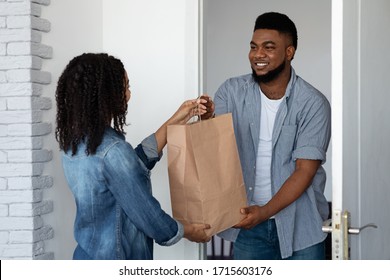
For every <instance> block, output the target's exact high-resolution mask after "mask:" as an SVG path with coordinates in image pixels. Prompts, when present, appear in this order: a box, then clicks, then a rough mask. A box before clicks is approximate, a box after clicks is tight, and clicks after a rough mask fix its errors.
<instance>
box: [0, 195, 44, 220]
mask: <svg viewBox="0 0 390 280" xmlns="http://www.w3.org/2000/svg"><path fill="white" fill-rule="evenodd" d="M41 201H42V190H35V191H32V190H23V191H18V190H8V191H2V192H1V196H0V204H1V203H3V204H6V203H8V204H11V205H10V211H11V207H14V208H13V209H14V213H16V212H18V211H21V212H24V211H22V210H23V209H25V207H26V206H25V205H22V206H20V205H19V207H18V206H17V205H18V204H14V203H25V202H31V203H35V202H41ZM10 216H14V215H10ZM15 216H21V215H15ZM22 216H23V215H22ZM24 216H31V215H24Z"/></svg>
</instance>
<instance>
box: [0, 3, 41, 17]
mask: <svg viewBox="0 0 390 280" xmlns="http://www.w3.org/2000/svg"><path fill="white" fill-rule="evenodd" d="M8 15H33V16H40V15H41V6H40V5H38V4H34V3H31V2H30V1H23V2H14V3H13V2H8V3H7V2H6V3H0V16H8Z"/></svg>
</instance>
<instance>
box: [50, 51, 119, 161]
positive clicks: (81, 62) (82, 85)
mask: <svg viewBox="0 0 390 280" xmlns="http://www.w3.org/2000/svg"><path fill="white" fill-rule="evenodd" d="M125 73H126V72H125V69H124V66H123V63H122V62H121V61H120V60H119V59H117V58H115V57H113V56H110V55H108V54H105V53H84V54H82V55H79V56H77V57H75V58H73V59H72V60H71V61H70V62H69V64H68V65H67V66H66V68H65V70H64V71H63V73H62V74H61V76H60V78H59V80H58V84H57V89H56V102H57V118H56V122H57V127H56V131H55V136H56V140H57V141H58V143H59V146H60V149H61V150H63V151H65V152H67V151H68V150H69V149H71V150H72V155H74V154H75V153H76V152H77V146H78V144H79V143H80V142H82V141H86V151H85V152H86V154H88V155H90V154H95V153H96V149H97V147H98V146H99V145H100V143H101V141H102V138H103V134H104V130H105V129H106V128H107V127H108V126H111V123H112V125H113V128H114V129H115V130H116V131H117V132H119V133H122V134H124V133H125V132H124V130H123V126H124V125H125V124H126V113H127V102H126V96H125V92H126V83H125Z"/></svg>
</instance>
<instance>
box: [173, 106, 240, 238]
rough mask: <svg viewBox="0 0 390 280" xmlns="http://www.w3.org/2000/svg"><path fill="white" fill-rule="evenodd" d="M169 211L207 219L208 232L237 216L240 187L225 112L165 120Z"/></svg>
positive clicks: (231, 223) (198, 220)
mask: <svg viewBox="0 0 390 280" xmlns="http://www.w3.org/2000/svg"><path fill="white" fill-rule="evenodd" d="M167 141H168V174H169V184H170V193H171V204H172V212H173V217H174V218H175V219H177V220H178V221H180V222H182V223H186V222H190V223H206V224H210V225H211V229H209V230H207V234H208V236H212V235H214V234H217V233H219V232H221V231H223V230H225V229H228V228H230V227H232V226H234V225H236V224H238V222H240V221H241V220H242V218H243V215H242V214H240V208H242V207H245V206H246V204H247V203H246V192H245V187H244V180H243V176H242V170H241V164H240V159H239V156H238V151H237V144H236V139H235V135H234V130H233V121H232V116H231V114H230V113H229V114H224V115H221V116H218V117H216V118H213V119H209V120H202V121H200V122H196V123H191V124H186V125H170V126H168V136H167Z"/></svg>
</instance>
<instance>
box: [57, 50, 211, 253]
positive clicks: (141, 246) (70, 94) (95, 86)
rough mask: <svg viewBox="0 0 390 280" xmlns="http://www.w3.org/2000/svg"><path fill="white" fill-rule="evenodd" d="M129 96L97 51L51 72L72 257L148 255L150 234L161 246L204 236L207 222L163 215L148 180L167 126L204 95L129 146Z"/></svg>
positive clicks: (120, 76) (120, 70) (200, 104)
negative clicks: (70, 200) (72, 209)
mask: <svg viewBox="0 0 390 280" xmlns="http://www.w3.org/2000/svg"><path fill="white" fill-rule="evenodd" d="M130 95H131V92H130V90H129V80H128V77H127V73H126V71H125V69H124V66H123V64H122V62H121V61H120V60H119V59H117V58H115V57H113V56H110V55H108V54H104V53H100V54H94V53H85V54H82V55H80V56H77V57H75V58H73V59H72V60H71V61H70V62H69V64H68V65H67V66H66V68H65V70H64V71H63V73H62V75H61V76H60V78H59V81H58V86H57V90H56V101H57V127H56V139H57V141H58V142H59V146H60V149H61V150H62V165H63V169H64V174H65V177H66V180H67V182H68V185H69V187H70V189H71V191H72V193H73V195H74V198H75V201H76V207H77V212H76V219H75V224H74V235H75V239H76V241H77V247H76V249H75V251H74V254H73V258H74V259H153V240H155V241H156V242H157V243H158V244H160V245H163V246H170V245H173V244H175V243H176V242H178V241H179V240H180V239H181V238H182V237H185V238H187V239H188V240H191V241H195V242H206V241H208V240H209V238H208V237H207V236H206V234H205V232H204V229H206V228H209V227H210V226H209V225H205V224H186V225H182V224H181V223H179V222H178V221H176V220H174V219H173V218H172V217H171V216H169V215H168V214H167V213H165V212H164V211H163V210H162V209H161V206H160V204H159V202H158V201H157V200H156V199H155V198H154V197H153V196H152V193H151V181H150V170H151V169H152V168H153V167H154V165H155V164H156V162H157V161H159V160H160V158H161V156H162V149H163V148H164V146H165V145H166V141H167V140H166V138H167V126H168V125H169V124H184V123H186V122H187V121H188V120H189V119H190V118H191V117H193V116H194V115H198V114H199V115H202V114H204V113H206V107H205V105H204V103H206V101H205V100H203V99H200V100H196V99H195V100H188V101H186V102H184V103H183V104H182V105H181V106H180V107H179V109H178V110H177V111H176V112H175V113H174V114H173V115H172V117H171V118H169V119H168V120H167V121H166V122H165V123H164V124H163V125H162V126H161V127H160V128H159V129H158V130H157V131H156V132H155V133H153V134H151V135H150V136H148V137H146V138H145V139H144V140H143V141H142V142H141V144H139V145H138V146H137V147H136V148H135V149H133V147H132V146H131V145H130V144H129V143H127V142H126V141H125V137H124V134H125V132H124V129H123V127H124V125H125V124H126V113H127V102H128V101H129V99H130Z"/></svg>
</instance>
